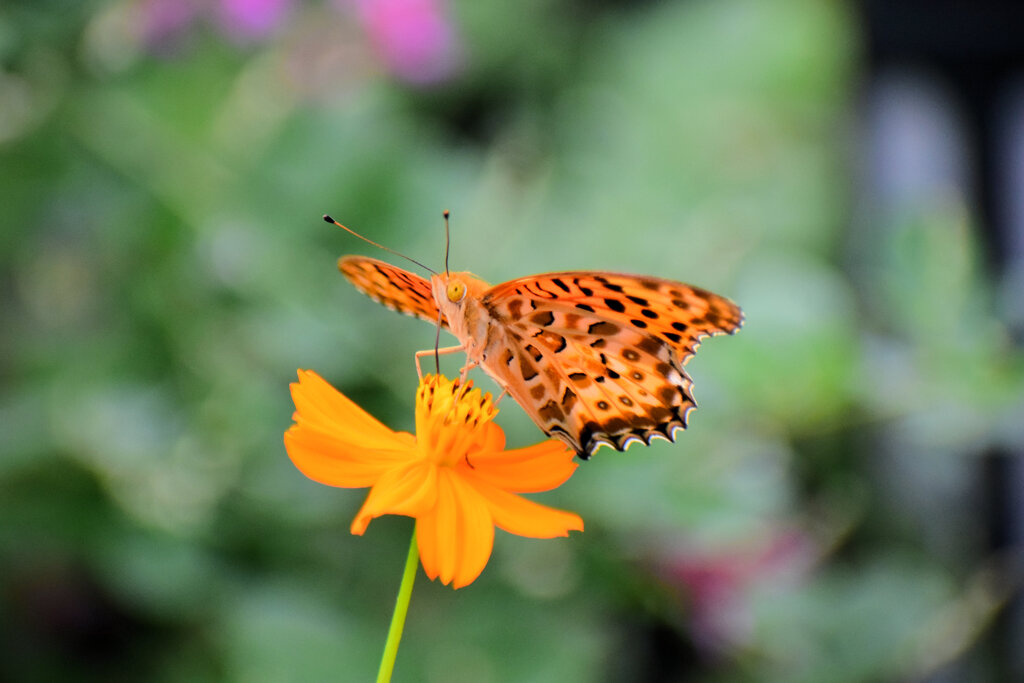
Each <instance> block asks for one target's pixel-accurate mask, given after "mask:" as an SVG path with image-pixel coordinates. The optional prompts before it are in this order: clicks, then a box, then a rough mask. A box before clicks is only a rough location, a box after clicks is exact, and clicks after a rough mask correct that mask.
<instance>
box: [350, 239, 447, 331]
mask: <svg viewBox="0 0 1024 683" xmlns="http://www.w3.org/2000/svg"><path fill="white" fill-rule="evenodd" d="M338 270H340V271H341V273H342V275H344V276H345V277H346V278H348V281H349V282H351V283H352V284H353V285H355V288H356V289H358V290H359V291H360V292H362V293H363V294H365V295H367V296H368V297H370V298H371V299H373V300H374V301H376V302H378V303H381V304H384V305H385V306H387V307H388V308H390V309H391V310H393V311H398V312H399V313H405V314H406V315H413V316H416V317H417V318H423V319H424V320H427V321H429V322H432V323H435V324H436V323H437V319H438V315H439V311H438V308H437V304H436V303H435V302H434V294H433V292H432V291H431V288H430V281H429V280H426V279H425V278H422V277H420V276H419V275H416V274H415V273H410V272H409V271H407V270H402V269H401V268H396V267H395V266H393V265H391V264H390V263H385V262H384V261H380V260H378V259H375V258H370V257H368V256H343V257H341V258H340V259H338ZM441 324H442V325H443V326H445V327H447V326H448V321H447V320H445V319H443V318H442V320H441Z"/></svg>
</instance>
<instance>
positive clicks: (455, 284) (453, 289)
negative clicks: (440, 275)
mask: <svg viewBox="0 0 1024 683" xmlns="http://www.w3.org/2000/svg"><path fill="white" fill-rule="evenodd" d="M447 293H448V301H451V302H452V303H458V302H460V301H462V297H464V296H466V285H464V284H462V283H461V282H459V281H458V280H452V281H451V282H449V283H448V292H447Z"/></svg>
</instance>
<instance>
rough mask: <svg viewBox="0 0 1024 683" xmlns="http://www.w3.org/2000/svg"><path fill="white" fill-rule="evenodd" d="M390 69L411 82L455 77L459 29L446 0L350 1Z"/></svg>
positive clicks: (419, 82) (434, 80)
mask: <svg viewBox="0 0 1024 683" xmlns="http://www.w3.org/2000/svg"><path fill="white" fill-rule="evenodd" d="M353 1H354V3H355V6H356V9H357V11H358V14H359V18H360V20H361V21H362V23H363V26H364V28H365V30H366V33H367V35H368V36H369V38H370V41H371V42H372V43H373V45H374V47H375V48H376V50H377V52H378V53H379V54H380V56H381V58H382V59H383V60H384V62H385V63H386V64H387V66H388V69H389V70H390V71H391V72H392V73H394V74H395V75H396V76H398V77H399V78H401V79H403V80H406V81H408V82H410V83H416V84H419V85H427V84H430V83H437V82H439V81H442V80H444V79H446V78H448V77H449V76H451V75H452V74H453V73H454V72H455V70H456V66H457V52H458V50H457V45H456V36H455V30H454V28H453V27H452V24H451V22H450V21H449V20H448V16H447V14H448V13H447V11H446V7H445V4H444V0H348V2H344V0H343V2H342V3H340V4H350V3H351V2H353Z"/></svg>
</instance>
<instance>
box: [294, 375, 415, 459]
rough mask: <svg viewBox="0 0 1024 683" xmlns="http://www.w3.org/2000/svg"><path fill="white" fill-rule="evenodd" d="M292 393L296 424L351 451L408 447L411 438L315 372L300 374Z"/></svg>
mask: <svg viewBox="0 0 1024 683" xmlns="http://www.w3.org/2000/svg"><path fill="white" fill-rule="evenodd" d="M291 390H292V400H293V401H294V402H295V415H294V419H295V422H296V423H297V424H300V425H302V426H305V427H308V428H310V429H313V430H315V431H320V432H325V433H327V434H330V435H332V436H334V437H335V438H337V439H339V440H343V441H345V442H346V443H348V444H349V445H350V446H351V447H352V448H377V449H387V450H399V449H402V448H407V447H408V444H409V439H408V438H404V437H400V436H398V433H397V432H393V431H391V430H390V429H388V428H387V427H386V426H384V425H383V424H381V423H380V422H379V421H378V420H377V419H376V418H374V417H373V416H372V415H370V414H369V413H367V412H366V411H365V410H363V409H362V408H360V407H359V406H358V405H356V404H355V403H354V402H353V401H352V400H350V399H349V398H347V397H346V396H345V395H344V394H342V393H341V392H340V391H338V390H337V389H335V388H334V387H332V386H331V385H330V384H328V383H327V381H326V380H324V379H323V378H322V377H321V376H320V375H318V374H316V373H315V372H313V371H312V370H299V381H298V382H293V383H292V384H291Z"/></svg>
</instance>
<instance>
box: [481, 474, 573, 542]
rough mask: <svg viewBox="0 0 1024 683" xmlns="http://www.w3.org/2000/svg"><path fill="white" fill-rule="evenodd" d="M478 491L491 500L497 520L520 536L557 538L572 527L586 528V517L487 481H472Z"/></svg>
mask: <svg viewBox="0 0 1024 683" xmlns="http://www.w3.org/2000/svg"><path fill="white" fill-rule="evenodd" d="M467 479H470V482H471V485H472V486H474V487H475V489H476V491H477V492H478V495H480V496H482V497H483V499H484V500H486V501H487V506H488V508H489V510H490V512H491V518H492V519H493V520H494V524H495V525H497V526H498V527H499V528H501V529H504V530H505V531H507V532H509V533H512V534H516V535H517V536H528V537H529V538H555V537H558V536H568V535H569V532H570V531H583V519H582V518H581V517H580V516H579V515H577V514H576V513H574V512H567V511H565V510H559V509H557V508H553V507H548V506H547V505H541V504H540V503H535V502H533V501H532V500H527V499H526V498H523V497H522V496H517V495H516V494H514V493H509V492H508V491H503V490H502V489H500V488H498V487H497V486H492V485H491V484H488V483H486V482H484V481H472V479H471V478H469V477H467Z"/></svg>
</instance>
